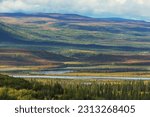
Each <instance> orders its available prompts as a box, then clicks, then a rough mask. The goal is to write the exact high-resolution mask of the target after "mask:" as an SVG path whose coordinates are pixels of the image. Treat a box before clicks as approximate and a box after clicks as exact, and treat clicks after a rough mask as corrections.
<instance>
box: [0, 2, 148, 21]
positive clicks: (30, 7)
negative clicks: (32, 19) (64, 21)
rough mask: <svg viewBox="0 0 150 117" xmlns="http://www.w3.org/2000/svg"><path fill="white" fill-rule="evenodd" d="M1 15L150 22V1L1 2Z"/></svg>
mask: <svg viewBox="0 0 150 117" xmlns="http://www.w3.org/2000/svg"><path fill="white" fill-rule="evenodd" d="M0 12H1V13H4V12H5V13H6V12H9V13H14V12H23V13H39V12H40V13H43V12H44V13H63V14H80V15H85V16H91V17H99V18H101V17H121V18H128V19H140V20H149V21H150V13H149V12H150V0H0Z"/></svg>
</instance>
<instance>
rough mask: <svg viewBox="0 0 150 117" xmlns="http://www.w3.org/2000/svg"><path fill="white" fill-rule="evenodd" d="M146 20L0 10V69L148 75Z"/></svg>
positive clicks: (149, 37) (149, 33)
mask: <svg viewBox="0 0 150 117" xmlns="http://www.w3.org/2000/svg"><path fill="white" fill-rule="evenodd" d="M149 65H150V23H149V22H145V21H137V20H130V19H122V18H90V17H86V16H80V15H76V14H56V13H53V14H48V13H38V14H23V13H1V14H0V71H1V72H5V73H14V72H15V73H20V71H21V72H25V73H30V71H38V70H54V69H67V70H73V71H74V72H75V73H79V72H85V73H86V72H92V73H112V72H124V73H126V72H137V73H141V74H144V73H146V74H149Z"/></svg>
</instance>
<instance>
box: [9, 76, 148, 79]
mask: <svg viewBox="0 0 150 117" xmlns="http://www.w3.org/2000/svg"><path fill="white" fill-rule="evenodd" d="M12 76H13V77H14V78H54V79H99V80H150V78H142V77H103V76H101V77H100V76H99V77H98V76H44V75H12Z"/></svg>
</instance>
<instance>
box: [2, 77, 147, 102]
mask: <svg viewBox="0 0 150 117" xmlns="http://www.w3.org/2000/svg"><path fill="white" fill-rule="evenodd" d="M149 99H150V81H132V80H128V81H126V80H121V81H116V80H98V79H87V80H86V79H84V80H82V79H70V80H66V79H42V78H41V79H21V78H13V77H9V76H6V75H0V100H149Z"/></svg>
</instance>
